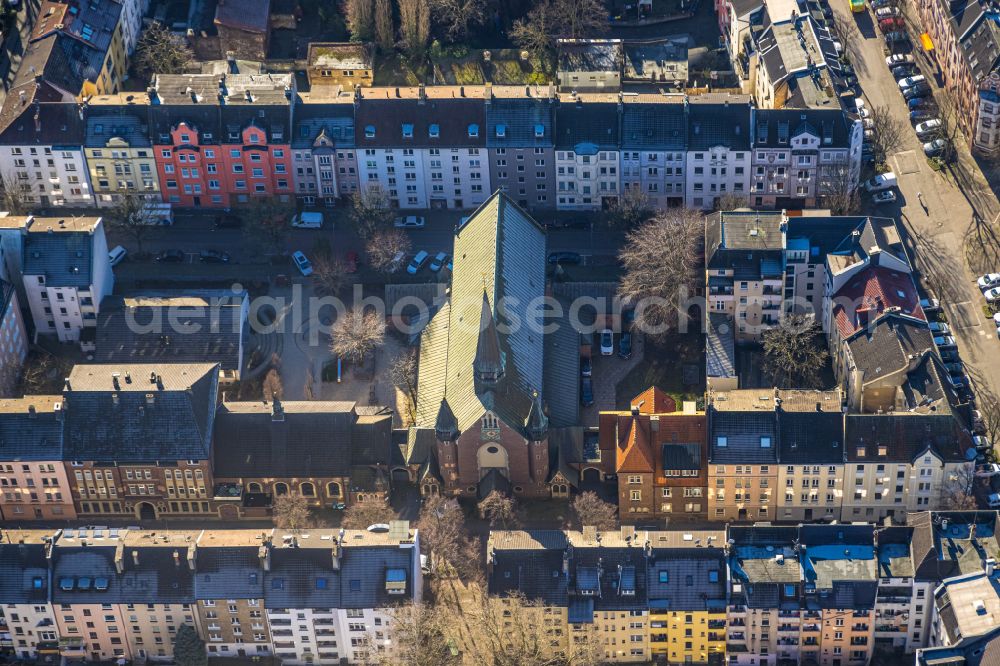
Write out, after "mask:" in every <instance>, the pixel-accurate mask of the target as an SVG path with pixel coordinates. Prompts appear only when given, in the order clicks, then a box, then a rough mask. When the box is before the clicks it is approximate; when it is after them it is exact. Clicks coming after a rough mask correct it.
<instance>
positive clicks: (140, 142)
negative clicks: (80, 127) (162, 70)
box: [84, 104, 152, 155]
mask: <svg viewBox="0 0 1000 666" xmlns="http://www.w3.org/2000/svg"><path fill="white" fill-rule="evenodd" d="M86 118H87V120H86V123H87V133H86V138H85V139H84V146H86V147H87V148H104V147H106V146H107V145H108V141H110V140H111V139H122V140H124V141H125V142H126V143H128V145H129V146H130V147H132V148H142V147H149V146H151V145H152V141H151V140H150V136H149V107H148V106H146V105H139V104H133V105H110V104H108V105H100V106H93V107H89V110H88V112H87V114H86ZM150 155H152V153H150Z"/></svg>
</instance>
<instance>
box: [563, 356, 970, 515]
mask: <svg viewBox="0 0 1000 666" xmlns="http://www.w3.org/2000/svg"><path fill="white" fill-rule="evenodd" d="M946 376H947V375H946V373H944V372H939V371H938V370H937V369H935V367H934V366H933V365H932V364H931V362H930V361H928V360H927V359H926V358H923V357H922V363H921V365H920V366H919V367H916V368H914V370H913V371H912V373H911V374H910V375H909V376H908V377H904V378H903V380H902V381H903V383H904V384H903V385H905V386H913V385H919V386H921V387H922V389H921V390H922V392H923V393H922V394H921V395H918V396H911V397H910V399H913V400H914V401H915V402H914V404H913V405H912V406H911V407H909V408H907V409H900V410H898V411H897V412H895V413H878V412H874V413H866V412H856V411H848V410H846V409H845V405H844V398H843V394H842V393H841V392H840V391H839V390H832V391H811V390H784V389H744V390H731V391H712V392H710V393H709V396H708V406H707V409H706V410H705V411H700V410H697V409H696V406H695V404H694V403H686V404H685V405H684V406H683V408H682V409H680V410H678V409H677V408H676V405H675V403H674V401H673V399H672V398H671V397H670V396H668V395H666V394H664V393H662V392H661V391H660V390H659V389H656V388H650V389H649V390H647V391H646V392H644V393H642V394H641V395H639V396H636V397H635V398H634V399H633V400H632V402H631V410H630V411H620V412H602V413H601V415H600V426H599V441H598V444H597V446H598V455H595V456H593V457H592V459H587V460H584V461H583V462H581V463H580V467H581V469H582V476H583V478H585V479H587V478H590V477H592V476H593V477H594V478H598V479H600V478H606V479H615V481H616V483H617V490H618V510H619V515H620V517H621V520H622V521H623V522H627V523H636V522H643V521H647V520H650V519H656V518H669V517H671V516H675V515H678V514H679V515H680V516H683V517H686V518H696V519H708V520H713V521H720V522H721V521H725V522H732V521H739V522H746V521H754V520H761V521H782V522H799V521H813V520H822V521H859V520H860V521H868V522H870V521H878V520H882V519H884V518H886V517H888V518H890V519H893V520H896V521H898V520H901V519H902V518H903V516H904V515H905V514H906V513H907V512H908V511H921V510H936V509H941V508H945V507H947V506H949V503H950V502H951V500H952V498H953V496H954V495H955V494H956V493H960V492H961V491H963V490H965V489H966V488H968V487H969V486H970V484H971V483H972V479H973V464H974V463H973V462H972V461H971V460H970V459H969V457H968V455H967V452H968V450H969V448H970V447H971V437H970V434H969V431H968V430H967V429H966V428H965V427H964V425H963V424H964V423H965V422H966V418H967V417H966V415H965V413H964V411H963V410H962V409H960V408H955V407H953V406H952V402H951V401H950V400H949V398H948V396H947V395H946V390H947V389H946V388H945V386H946V385H947V380H946ZM886 392H888V391H886ZM595 472H598V473H596V474H595Z"/></svg>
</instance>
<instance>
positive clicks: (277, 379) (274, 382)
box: [262, 368, 285, 400]
mask: <svg viewBox="0 0 1000 666" xmlns="http://www.w3.org/2000/svg"><path fill="white" fill-rule="evenodd" d="M262 390H263V393H264V400H281V399H283V398H284V397H285V386H284V384H282V383H281V376H280V375H279V374H278V371H277V370H275V369H274V368H271V369H270V370H268V371H267V374H266V375H264V385H263V388H262Z"/></svg>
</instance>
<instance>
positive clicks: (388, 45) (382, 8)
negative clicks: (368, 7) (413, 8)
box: [375, 0, 396, 53]
mask: <svg viewBox="0 0 1000 666" xmlns="http://www.w3.org/2000/svg"><path fill="white" fill-rule="evenodd" d="M375 38H376V40H377V42H378V47H379V48H380V49H382V51H383V52H385V53H388V52H389V51H392V48H393V46H394V45H395V44H396V28H395V25H394V24H393V18H392V0H375Z"/></svg>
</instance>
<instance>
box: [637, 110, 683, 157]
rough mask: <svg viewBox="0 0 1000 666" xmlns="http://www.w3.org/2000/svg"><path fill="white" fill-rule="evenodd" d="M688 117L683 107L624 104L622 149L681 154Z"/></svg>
mask: <svg viewBox="0 0 1000 666" xmlns="http://www.w3.org/2000/svg"><path fill="white" fill-rule="evenodd" d="M686 145H687V116H686V114H685V113H684V104H682V103H680V102H679V101H678V102H677V103H674V104H662V103H661V104H648V103H643V102H626V103H625V105H624V112H623V114H622V149H623V150H635V149H649V150H684V149H685V147H686Z"/></svg>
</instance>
